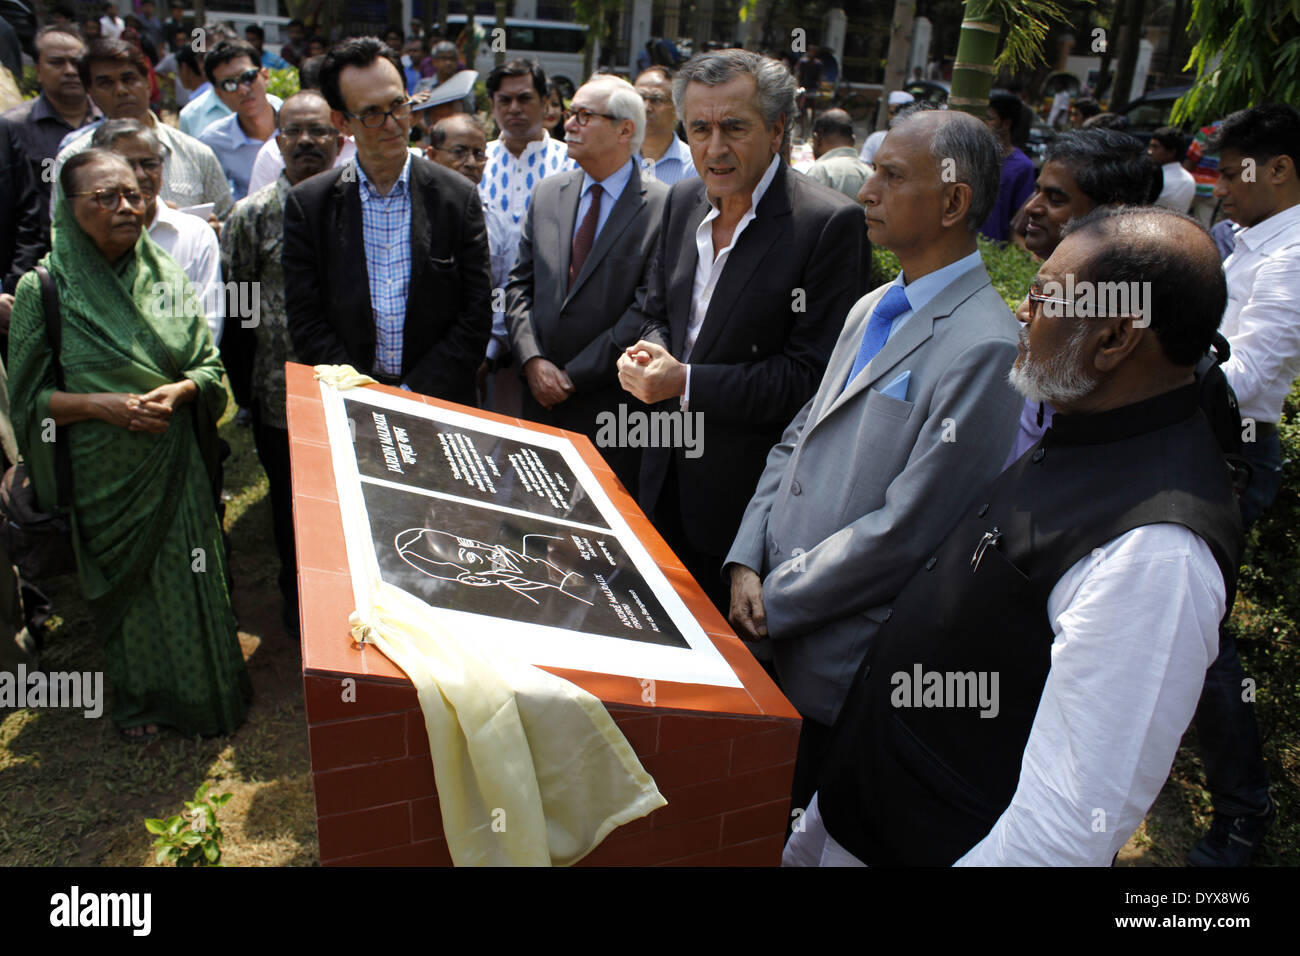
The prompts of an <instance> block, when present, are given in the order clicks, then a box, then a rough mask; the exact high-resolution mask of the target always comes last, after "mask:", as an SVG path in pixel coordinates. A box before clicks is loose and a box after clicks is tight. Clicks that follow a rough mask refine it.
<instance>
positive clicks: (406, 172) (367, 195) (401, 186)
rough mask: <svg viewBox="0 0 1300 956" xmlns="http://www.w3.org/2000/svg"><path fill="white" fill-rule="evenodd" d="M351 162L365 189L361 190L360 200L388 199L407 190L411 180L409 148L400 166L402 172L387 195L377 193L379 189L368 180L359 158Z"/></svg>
mask: <svg viewBox="0 0 1300 956" xmlns="http://www.w3.org/2000/svg"><path fill="white" fill-rule="evenodd" d="M352 162H353V163H355V164H356V167H357V178H358V179H359V180H360V181H361V183H362V184H363V185H364V186H365V189H363V190H361V201H362V202H365V201H366V200H367V199H390V198H392V197H393V196H400V195H401V194H402V193H404V192H407V191H408V187H409V183H410V181H411V151H410V150H409V149H408V150H407V151H406V162H405V164H403V166H402V172H401V174H400V175H399V176H398V177H397V182H396V183H394V184H393V188H392V189H391V190H389V193H388V195H387V196H380V195H379V190H377V189H375V185H374V183H372V182H371V181H370V177H369V176H367V175H366V171H365V170H364V169H362V168H361V160H360V159H358V158H354V159H353V160H352Z"/></svg>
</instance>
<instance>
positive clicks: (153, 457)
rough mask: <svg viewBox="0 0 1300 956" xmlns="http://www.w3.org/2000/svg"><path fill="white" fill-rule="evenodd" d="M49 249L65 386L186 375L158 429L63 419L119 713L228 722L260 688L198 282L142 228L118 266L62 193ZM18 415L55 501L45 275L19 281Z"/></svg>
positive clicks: (190, 722) (46, 503)
mask: <svg viewBox="0 0 1300 956" xmlns="http://www.w3.org/2000/svg"><path fill="white" fill-rule="evenodd" d="M51 239H52V250H51V252H50V254H49V255H48V256H46V257H45V258H44V259H43V260H42V262H41V264H42V265H44V266H45V267H46V268H47V269H48V270H49V271H50V274H51V275H52V276H53V277H54V282H55V288H56V289H57V292H58V299H59V309H60V315H61V318H62V335H63V345H62V365H63V371H64V376H65V381H66V388H67V391H69V392H72V393H94V392H116V393H124V392H125V393H135V394H143V393H145V392H148V391H151V390H152V389H154V388H157V387H158V386H160V385H166V384H169V383H172V382H178V381H181V380H182V379H186V378H188V379H190V380H191V381H193V382H194V383H195V385H197V386H198V395H197V396H196V398H195V399H194V400H193V401H191V402H187V403H185V404H183V405H179V406H178V407H176V408H175V409H174V410H173V412H172V420H171V423H170V424H169V426H168V427H167V429H166V430H165V431H164V432H163V433H161V434H151V433H148V432H133V431H129V430H127V429H125V428H121V427H118V426H114V425H109V424H108V423H106V422H102V421H99V420H94V419H92V420H87V421H82V422H76V423H74V424H71V425H68V426H66V427H64V428H62V429H60V430H59V435H60V438H61V439H63V440H66V441H67V442H68V447H69V451H70V457H71V461H72V495H71V509H70V515H69V517H70V521H71V524H72V529H73V535H72V538H73V548H74V551H75V552H76V558H77V570H78V575H79V577H80V580H81V586H82V589H83V591H84V593H85V596H86V599H87V601H88V603H89V604H90V608H91V611H92V612H93V614H94V617H95V621H96V625H97V627H98V629H99V631H100V634H101V636H102V637H103V639H104V653H105V661H106V666H107V669H108V676H109V681H110V683H111V686H112V687H113V720H114V722H115V723H117V724H118V725H119V726H139V725H143V724H148V723H157V724H163V725H167V726H172V727H174V728H176V729H177V730H179V731H180V732H181V733H183V734H186V735H194V734H217V733H229V732H231V731H233V730H234V729H235V728H236V727H238V726H239V724H240V723H242V721H243V719H244V716H245V713H246V711H247V702H248V699H249V697H250V695H251V685H250V683H249V680H248V674H247V671H246V669H245V667H244V662H243V655H242V654H241V652H240V649H239V641H238V638H237V636H236V630H235V618H234V611H233V608H232V607H231V602H230V592H229V587H228V584H227V580H228V579H227V572H226V556H225V549H224V545H223V542H222V537H221V526H220V522H219V520H218V518H217V513H216V506H215V497H214V494H215V491H216V488H215V481H216V480H217V475H218V466H217V462H218V458H217V447H218V446H217V431H216V423H217V420H218V419H219V418H220V416H221V414H222V412H223V411H224V410H225V406H226V398H227V396H226V390H225V386H224V385H223V383H222V380H221V377H222V371H223V370H222V366H221V360H220V358H219V357H218V353H217V350H216V348H215V346H214V345H213V343H212V336H211V333H210V332H209V330H208V327H207V323H206V322H205V321H204V319H203V312H202V308H201V307H200V305H199V302H198V299H197V296H196V295H195V292H194V289H193V287H192V286H191V285H190V283H189V280H188V279H187V278H186V276H185V274H184V272H183V271H182V270H181V268H180V266H179V265H177V263H176V262H175V260H173V259H172V258H171V257H170V256H169V255H167V254H166V253H165V252H163V251H162V250H161V249H160V248H159V247H158V246H157V245H155V244H154V242H153V240H152V239H150V238H149V235H148V233H147V232H145V231H143V230H142V231H141V234H140V238H139V239H138V240H137V242H136V244H135V247H134V248H133V249H132V250H131V251H130V252H129V253H127V254H126V255H125V256H124V257H123V258H122V259H121V260H119V261H118V262H117V263H112V264H110V263H109V262H108V260H107V259H105V258H104V256H103V255H102V254H101V253H100V252H99V250H98V248H96V246H95V245H94V243H93V242H92V241H91V239H90V238H89V237H88V236H87V235H86V234H85V233H84V232H83V231H82V229H81V227H80V226H79V225H78V224H77V222H76V219H75V218H74V217H73V214H72V211H71V209H70V208H69V207H68V205H67V203H66V202H63V201H60V202H59V203H58V205H57V207H56V210H55V216H54V224H53V227H52V230H51ZM9 349H10V365H11V367H10V375H9V398H10V414H11V417H12V420H13V426H14V433H15V436H16V438H17V441H18V446H19V449H20V450H21V451H22V453H23V456H24V459H25V460H26V462H27V465H28V469H29V471H30V473H31V476H32V481H33V484H34V485H35V488H36V493H37V497H38V499H39V501H40V503H41V506H42V508H43V509H44V510H46V511H53V510H54V509H55V505H56V488H55V478H54V443H53V441H52V439H53V437H54V429H53V419H52V418H51V416H50V411H49V407H50V396H51V395H52V394H53V392H54V390H55V378H54V370H53V363H52V357H51V355H50V350H49V344H48V341H47V339H46V334H45V319H44V312H43V309H42V305H41V295H40V285H39V282H38V281H37V278H36V275H35V274H34V273H28V274H27V275H26V276H24V277H23V279H22V280H21V282H20V283H19V285H18V290H17V294H16V296H15V301H14V308H13V320H12V327H11V330H10V342H9Z"/></svg>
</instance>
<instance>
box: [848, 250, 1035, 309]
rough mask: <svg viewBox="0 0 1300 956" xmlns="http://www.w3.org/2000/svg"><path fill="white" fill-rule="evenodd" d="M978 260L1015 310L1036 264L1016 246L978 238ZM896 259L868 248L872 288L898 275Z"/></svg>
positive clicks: (999, 292)
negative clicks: (980, 259) (869, 251)
mask: <svg viewBox="0 0 1300 956" xmlns="http://www.w3.org/2000/svg"><path fill="white" fill-rule="evenodd" d="M979 246H980V257H981V258H982V259H983V260H984V268H985V269H987V270H988V272H989V278H990V279H991V280H993V288H995V289H997V290H998V294H999V295H1000V296H1002V298H1003V300H1005V301H1006V303H1007V307H1008V308H1009V309H1011V311H1013V312H1014V311H1015V310H1016V306H1018V305H1020V303H1021V301H1022V300H1023V299H1024V297H1025V293H1026V292H1028V291H1029V282H1030V280H1031V279H1033V278H1034V275H1035V273H1037V272H1038V265H1039V263H1038V260H1037V259H1035V258H1034V257H1033V256H1031V255H1030V254H1029V253H1027V252H1025V251H1024V250H1023V249H1021V248H1019V247H1018V246H1015V245H1012V244H1011V243H1007V244H1006V245H1005V246H1004V245H1001V244H1000V243H996V242H992V241H990V240H988V239H985V238H984V237H983V236H980V237H979ZM899 268H900V266H899V264H898V256H896V255H894V254H893V253H892V252H890V251H889V250H888V249H882V248H880V246H878V245H874V244H873V245H872V247H871V287H872V288H873V289H874V288H876V286H879V285H884V284H885V283H886V282H892V281H893V280H894V277H895V276H896V275H898V270H899Z"/></svg>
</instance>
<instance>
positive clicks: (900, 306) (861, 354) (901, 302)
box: [844, 285, 912, 388]
mask: <svg viewBox="0 0 1300 956" xmlns="http://www.w3.org/2000/svg"><path fill="white" fill-rule="evenodd" d="M911 308H912V304H911V303H910V302H908V301H907V293H906V292H904V291H903V287H902V286H901V285H891V286H890V287H889V291H888V292H886V293H885V294H884V295H883V296H881V298H880V301H879V302H877V303H876V308H875V309H874V310H873V311H872V313H871V318H870V319H869V320H868V321H867V331H866V332H864V333H862V347H861V348H859V349H858V357H857V358H856V359H854V360H853V368H852V369H851V370H850V371H849V377H848V378H846V379H845V380H844V388H848V387H849V383H850V382H852V381H853V380H854V379H855V378H857V377H858V373H859V372H861V371H862V370H863V369H864V368H866V367H867V363H869V362H870V361H871V360H872V359H873V358H875V357H876V353H877V352H879V351H880V350H881V349H882V348H884V346H885V342H886V341H887V340H888V339H889V330H890V328H892V327H893V324H894V319H896V318H898V317H899V316H900V315H902V314H903V313H904V312H906V311H908V310H909V309H911Z"/></svg>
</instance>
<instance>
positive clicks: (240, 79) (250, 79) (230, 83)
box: [217, 67, 262, 93]
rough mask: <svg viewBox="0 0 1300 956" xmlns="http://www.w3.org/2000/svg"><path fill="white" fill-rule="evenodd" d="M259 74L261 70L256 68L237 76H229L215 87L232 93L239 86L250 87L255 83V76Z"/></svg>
mask: <svg viewBox="0 0 1300 956" xmlns="http://www.w3.org/2000/svg"><path fill="white" fill-rule="evenodd" d="M261 72H262V71H261V69H260V68H256V67H255V68H254V69H251V70H245V71H244V72H243V73H240V74H239V76H229V77H226V79H224V80H220V81H219V82H218V83H217V87H218V88H219V89H222V90H225V91H226V92H227V93H233V92H235V90H237V89H239V88H240V87H241V86H252V85H253V83H255V82H256V81H257V74H259V73H261Z"/></svg>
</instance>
